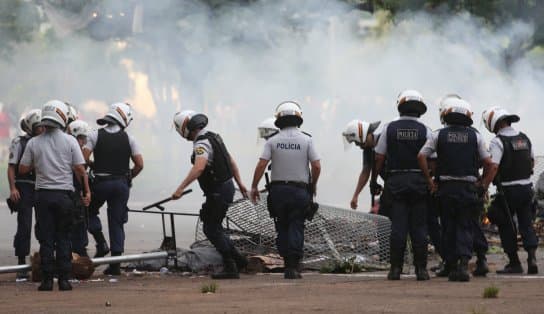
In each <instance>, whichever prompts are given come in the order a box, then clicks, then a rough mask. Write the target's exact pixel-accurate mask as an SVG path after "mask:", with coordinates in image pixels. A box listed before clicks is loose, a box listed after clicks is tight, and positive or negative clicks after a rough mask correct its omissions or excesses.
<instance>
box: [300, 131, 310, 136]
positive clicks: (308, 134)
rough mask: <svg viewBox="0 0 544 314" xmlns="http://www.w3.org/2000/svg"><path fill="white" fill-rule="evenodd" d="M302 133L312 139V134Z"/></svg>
mask: <svg viewBox="0 0 544 314" xmlns="http://www.w3.org/2000/svg"><path fill="white" fill-rule="evenodd" d="M301 132H302V134H304V135H306V136H309V137H312V134H310V133H307V132H304V131H301Z"/></svg>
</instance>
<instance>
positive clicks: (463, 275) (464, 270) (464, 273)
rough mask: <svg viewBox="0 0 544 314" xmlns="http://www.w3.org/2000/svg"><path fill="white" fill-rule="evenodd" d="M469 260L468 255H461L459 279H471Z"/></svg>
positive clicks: (464, 280) (458, 266) (458, 268)
mask: <svg viewBox="0 0 544 314" xmlns="http://www.w3.org/2000/svg"><path fill="white" fill-rule="evenodd" d="M468 261H469V259H468V258H467V257H461V259H460V260H459V264H458V265H457V281H463V282H466V281H470V274H469V273H468Z"/></svg>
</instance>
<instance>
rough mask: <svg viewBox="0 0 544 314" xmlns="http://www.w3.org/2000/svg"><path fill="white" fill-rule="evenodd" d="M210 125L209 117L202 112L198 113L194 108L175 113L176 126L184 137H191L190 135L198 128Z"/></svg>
mask: <svg viewBox="0 0 544 314" xmlns="http://www.w3.org/2000/svg"><path fill="white" fill-rule="evenodd" d="M207 125H208V117H206V115H204V114H202V113H196V112H194V111H193V110H185V111H182V112H178V113H176V114H175V115H174V127H175V128H176V131H177V132H178V133H179V135H181V137H183V138H184V139H189V135H190V134H191V132H192V131H194V130H196V129H203V128H205V127H206V126H207Z"/></svg>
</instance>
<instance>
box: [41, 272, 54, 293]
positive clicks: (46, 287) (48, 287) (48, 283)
mask: <svg viewBox="0 0 544 314" xmlns="http://www.w3.org/2000/svg"><path fill="white" fill-rule="evenodd" d="M38 291H53V276H51V275H50V274H44V273H42V283H41V284H40V286H39V287H38Z"/></svg>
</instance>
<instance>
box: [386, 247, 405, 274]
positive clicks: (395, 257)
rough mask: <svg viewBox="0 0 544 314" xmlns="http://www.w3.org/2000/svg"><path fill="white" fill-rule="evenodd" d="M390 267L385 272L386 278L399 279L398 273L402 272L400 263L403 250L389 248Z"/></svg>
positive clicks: (402, 258)
mask: <svg viewBox="0 0 544 314" xmlns="http://www.w3.org/2000/svg"><path fill="white" fill-rule="evenodd" d="M390 255H391V256H390V257H389V260H390V263H391V268H390V269H389V273H388V274H387V280H400V274H402V264H403V261H404V250H402V252H401V253H398V252H397V250H393V249H392V250H391V253H390Z"/></svg>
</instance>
